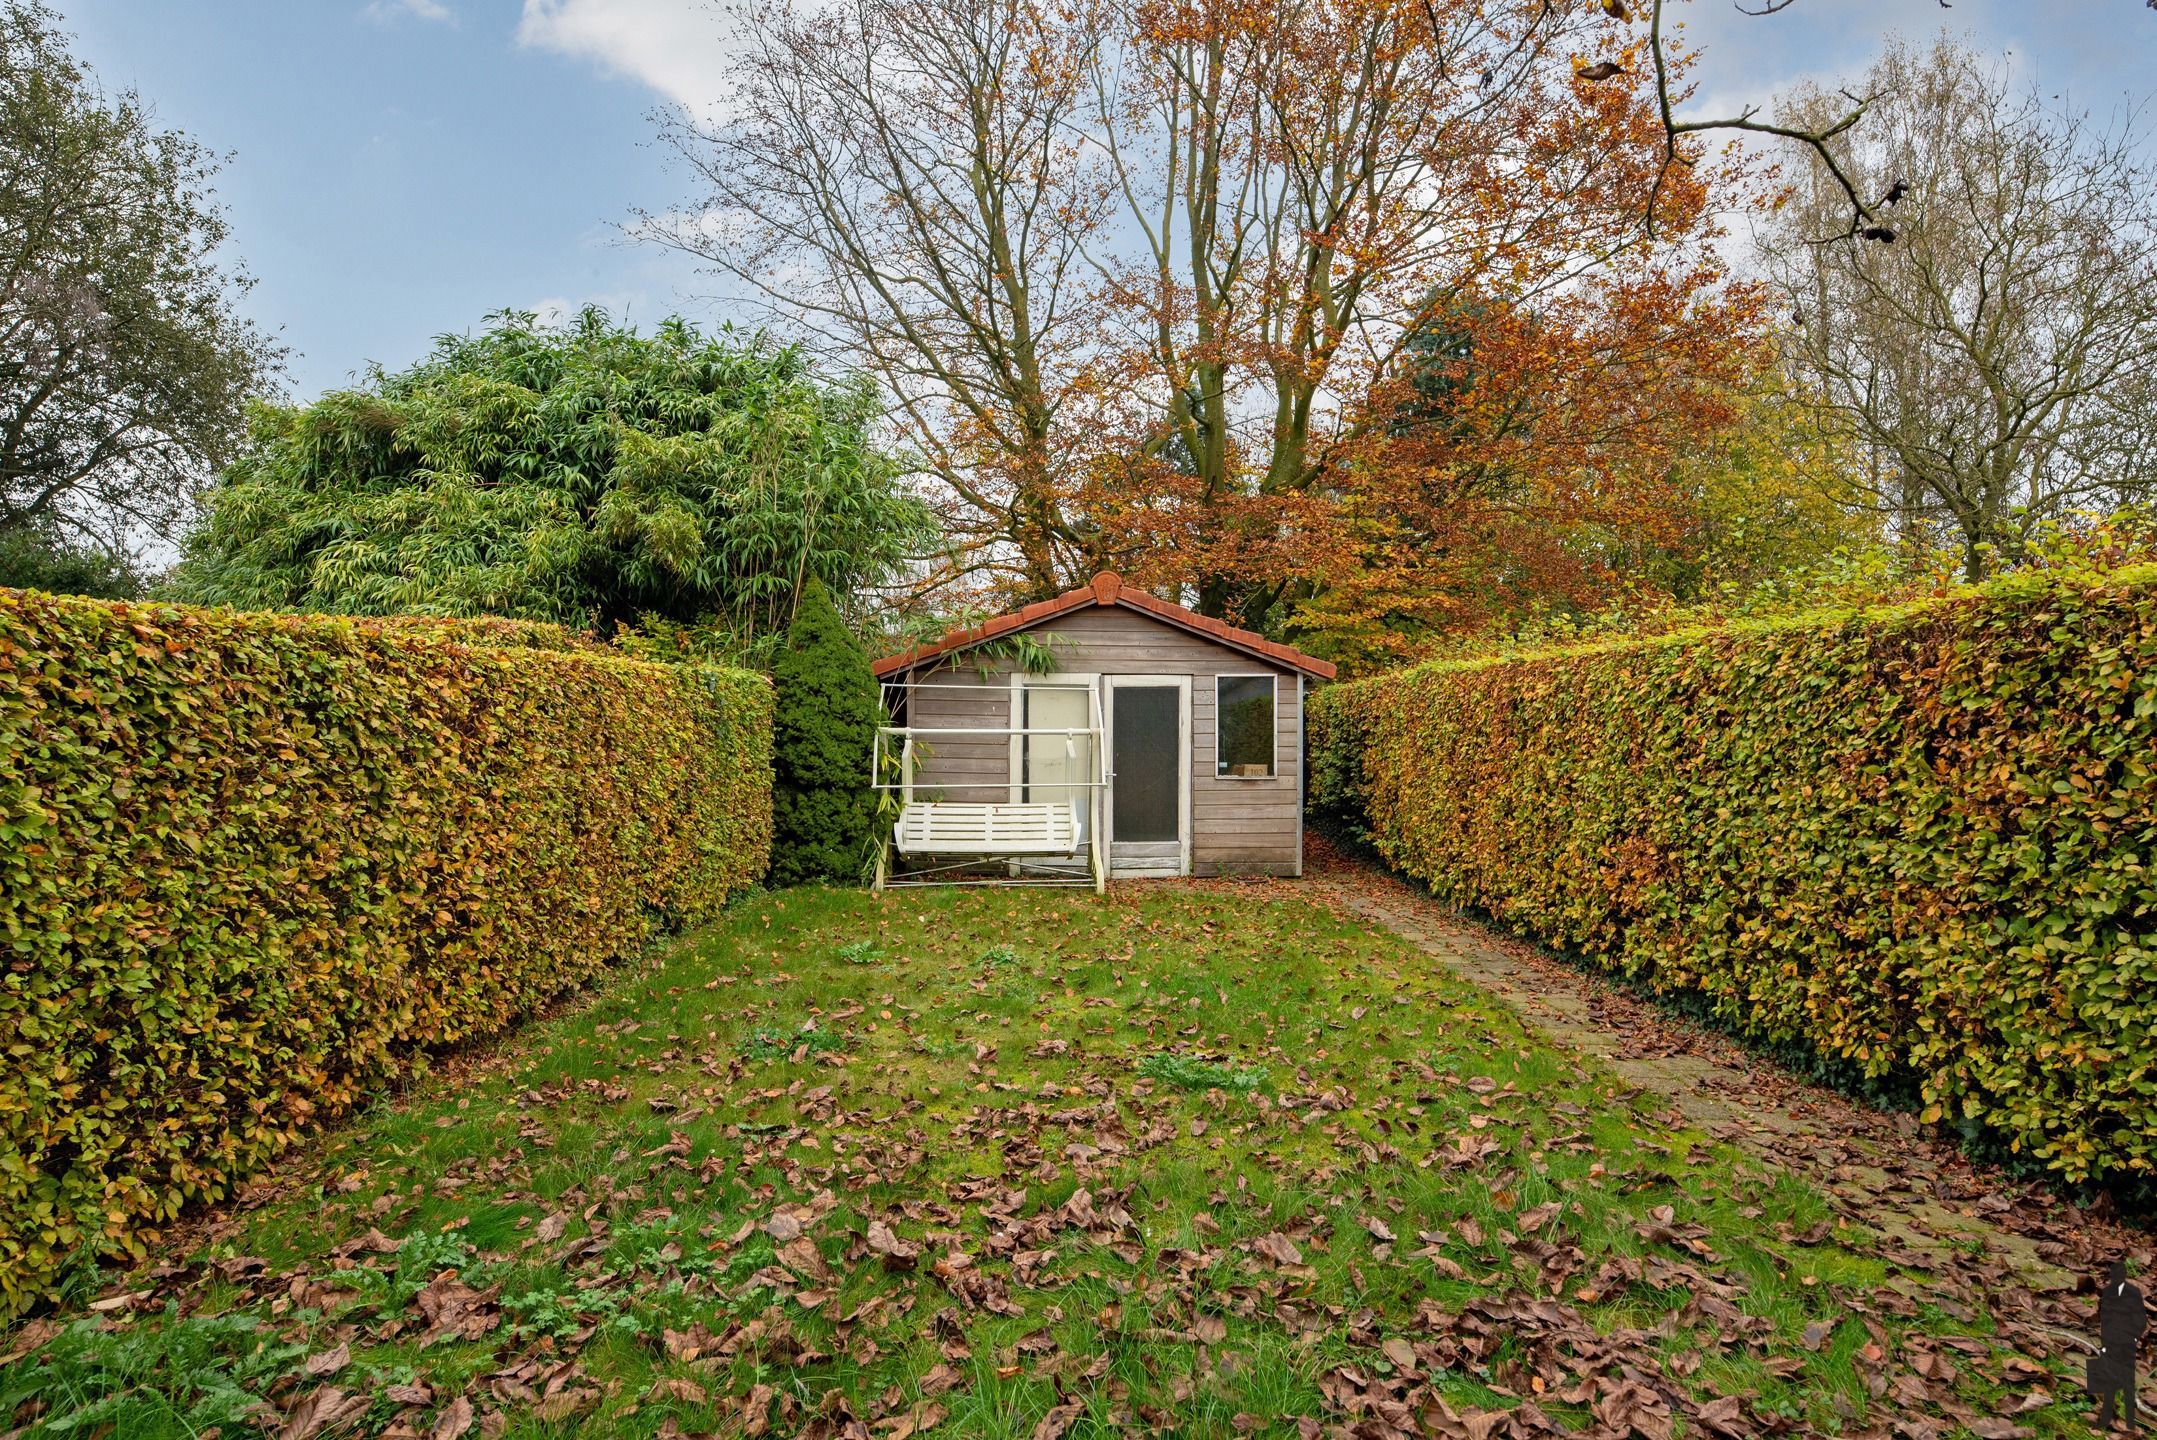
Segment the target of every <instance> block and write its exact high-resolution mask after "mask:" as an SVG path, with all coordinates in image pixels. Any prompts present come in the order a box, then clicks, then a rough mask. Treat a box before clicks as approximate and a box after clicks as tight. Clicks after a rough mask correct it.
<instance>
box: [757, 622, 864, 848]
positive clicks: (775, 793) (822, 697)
mask: <svg viewBox="0 0 2157 1440" xmlns="http://www.w3.org/2000/svg"><path fill="white" fill-rule="evenodd" d="M772 688H773V692H774V693H773V705H774V711H773V719H772V769H773V777H774V778H773V783H772V799H771V807H772V854H771V878H772V882H773V883H774V884H778V885H801V884H807V883H810V882H814V881H826V882H834V883H839V884H845V883H849V882H852V881H856V880H859V879H860V878H861V875H862V872H863V870H864V868H865V867H866V865H867V863H868V858H869V853H870V849H869V847H870V843H871V835H872V832H873V830H874V828H875V823H876V795H875V792H874V791H873V790H871V789H870V788H869V751H870V746H871V744H872V743H873V741H874V739H875V735H876V726H877V723H878V720H879V717H880V716H881V714H882V705H881V702H880V701H879V700H878V697H877V688H876V677H875V675H874V674H873V673H872V672H871V671H870V669H869V656H868V652H867V651H866V650H864V649H862V646H861V642H860V641H859V640H858V639H856V638H855V637H854V633H853V632H852V631H851V630H849V629H847V626H846V621H845V619H844V618H843V617H842V616H841V615H840V614H839V610H838V607H837V606H836V605H834V604H833V603H832V600H831V592H829V591H828V590H826V589H825V588H824V586H823V584H822V582H821V581H814V580H812V581H811V582H810V583H809V585H808V586H807V587H806V588H805V589H804V590H803V592H802V600H801V609H800V610H799V611H798V612H797V613H796V614H795V616H794V623H793V625H792V627H791V628H790V629H789V630H788V631H787V638H786V648H785V650H783V651H782V652H781V653H780V655H779V658H778V661H777V663H776V664H774V665H773V667H772Z"/></svg>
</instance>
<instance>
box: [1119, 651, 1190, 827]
mask: <svg viewBox="0 0 2157 1440" xmlns="http://www.w3.org/2000/svg"><path fill="white" fill-rule="evenodd" d="M1115 696H1116V702H1115V712H1114V715H1113V717H1112V722H1111V723H1113V724H1114V726H1115V766H1116V783H1115V786H1114V788H1113V789H1112V790H1111V791H1110V794H1111V797H1112V800H1113V809H1112V815H1111V819H1110V824H1109V838H1110V839H1112V840H1122V841H1160V840H1177V839H1181V838H1182V835H1183V770H1182V765H1181V763H1180V761H1179V759H1178V756H1179V754H1180V752H1181V750H1182V745H1181V744H1180V743H1179V742H1180V741H1181V739H1182V736H1181V735H1180V734H1178V730H1179V728H1180V727H1179V725H1178V720H1179V718H1180V717H1179V715H1178V711H1179V710H1180V709H1181V708H1182V707H1181V704H1180V700H1179V693H1178V691H1177V690H1176V688H1175V687H1174V686H1169V685H1144V686H1124V685H1119V686H1117V687H1116V689H1115Z"/></svg>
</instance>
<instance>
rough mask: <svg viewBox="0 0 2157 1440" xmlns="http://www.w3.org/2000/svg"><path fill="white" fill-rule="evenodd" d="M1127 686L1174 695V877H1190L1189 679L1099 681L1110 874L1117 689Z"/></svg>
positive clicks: (1113, 848)
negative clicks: (1177, 793)
mask: <svg viewBox="0 0 2157 1440" xmlns="http://www.w3.org/2000/svg"><path fill="white" fill-rule="evenodd" d="M1118 686H1128V687H1130V688H1132V689H1134V690H1136V689H1142V688H1145V687H1147V686H1154V687H1158V688H1164V689H1165V688H1174V690H1175V691H1176V768H1177V774H1178V778H1179V780H1180V781H1181V784H1182V787H1183V790H1182V803H1181V804H1179V805H1178V806H1177V807H1176V811H1177V823H1178V834H1177V840H1178V842H1179V849H1180V851H1181V857H1180V859H1179V860H1178V863H1177V867H1176V873H1177V874H1178V875H1188V874H1190V873H1191V799H1192V794H1191V791H1192V786H1191V677H1190V676H1188V675H1104V676H1102V677H1101V727H1102V734H1103V749H1104V750H1105V751H1106V752H1107V753H1106V754H1105V755H1104V756H1103V757H1102V758H1103V759H1104V760H1105V761H1106V762H1107V765H1108V803H1107V804H1106V805H1105V806H1103V807H1102V809H1103V812H1104V813H1103V816H1102V820H1103V823H1104V825H1105V826H1106V827H1107V828H1108V829H1109V831H1110V833H1108V834H1105V835H1103V836H1102V837H1101V838H1102V840H1103V841H1104V842H1105V843H1106V844H1107V846H1108V855H1109V872H1110V874H1112V875H1113V874H1114V873H1115V859H1116V836H1115V834H1114V823H1115V822H1114V818H1113V817H1114V816H1115V814H1116V689H1117V687H1118Z"/></svg>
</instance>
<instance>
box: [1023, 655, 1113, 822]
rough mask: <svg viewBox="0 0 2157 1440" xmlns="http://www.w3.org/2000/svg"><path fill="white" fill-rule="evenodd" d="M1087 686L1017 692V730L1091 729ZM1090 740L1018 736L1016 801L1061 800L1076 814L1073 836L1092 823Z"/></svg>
mask: <svg viewBox="0 0 2157 1440" xmlns="http://www.w3.org/2000/svg"><path fill="white" fill-rule="evenodd" d="M1092 699H1093V687H1092V686H1091V685H1086V684H1076V685H1074V684H1071V683H1068V682H1065V683H1061V684H1059V683H1056V682H1054V681H1043V682H1033V683H1026V684H1023V685H1022V686H1021V687H1020V689H1019V704H1020V707H1021V709H1020V728H1021V729H1024V730H1054V729H1058V728H1065V729H1071V730H1077V731H1082V732H1083V731H1087V730H1090V729H1091V728H1092V726H1093V706H1092V703H1091V702H1092ZM1093 774H1094V765H1093V737H1092V736H1091V735H1089V734H1083V733H1082V734H1078V735H1022V736H1020V737H1019V799H1021V800H1028V801H1033V802H1035V803H1040V802H1042V801H1055V800H1061V801H1063V802H1064V803H1065V804H1067V805H1069V806H1070V807H1071V808H1072V809H1073V810H1075V811H1077V812H1078V823H1079V838H1080V839H1081V840H1083V839H1085V838H1086V836H1087V834H1088V833H1089V832H1090V831H1091V829H1092V825H1093V789H1092V787H1091V786H1090V785H1089V784H1088V783H1087V782H1088V781H1090V780H1091V779H1093Z"/></svg>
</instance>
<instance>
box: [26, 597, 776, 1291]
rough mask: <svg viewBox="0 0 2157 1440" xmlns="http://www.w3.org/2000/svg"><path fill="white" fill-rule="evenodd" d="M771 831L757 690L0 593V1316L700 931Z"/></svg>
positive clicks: (427, 631)
mask: <svg viewBox="0 0 2157 1440" xmlns="http://www.w3.org/2000/svg"><path fill="white" fill-rule="evenodd" d="M474 636H479V637H485V639H484V641H483V642H482V643H465V642H466V641H467V640H469V639H471V638H472V637H474ZM497 641H499V642H501V643H494V642H497ZM770 833H771V698H770V688H769V686H768V685H767V683H766V682H765V681H764V680H763V679H762V678H760V677H758V676H754V675H749V674H746V673H742V672H739V671H720V670H691V669H677V668H673V667H667V666H658V665H648V664H642V663H639V662H636V661H631V660H626V659H622V658H620V657H618V656H615V655H612V654H609V653H607V652H605V651H603V650H598V649H584V648H579V647H575V646H571V647H569V648H566V649H565V648H560V647H558V646H557V645H556V644H555V643H554V641H553V639H552V637H550V636H547V635H544V634H540V633H538V632H537V631H534V632H532V633H523V632H519V633H518V634H514V635H510V634H505V635H494V634H493V633H492V632H491V631H489V630H488V629H487V628H486V627H484V626H481V627H478V628H476V629H475V628H472V627H469V626H460V625H443V626H436V625H431V624H427V623H416V624H408V623H402V622H381V621H342V620H333V619H321V618H294V617H280V616H270V615H257V614H242V613H234V612H230V611H218V610H198V609H186V608H174V607H169V606H156V605H129V604H113V603H105V602H99V601H89V600H71V599H56V598H54V597H52V596H48V595H42V594H37V593H32V592H22V591H0V954H4V958H5V963H6V972H5V975H4V977H0V1037H4V1040H0V1043H4V1044H5V1046H6V1065H5V1068H4V1070H0V1318H4V1317H5V1316H6V1315H7V1314H8V1313H11V1312H19V1311H20V1310H21V1309H22V1308H24V1307H25V1306H26V1305H29V1304H32V1303H34V1302H35V1301H37V1300H38V1299H39V1298H40V1297H41V1296H43V1295H45V1294H48V1293H49V1292H50V1290H51V1287H52V1284H53V1282H54V1280H55V1277H56V1275H57V1274H58V1272H59V1270H60V1269H61V1268H62V1267H63V1266H64V1265H65V1264H66V1262H67V1260H68V1258H69V1257H70V1256H71V1255H74V1254H125V1255H136V1256H139V1255H142V1254H144V1253H145V1252H146V1249H147V1247H148V1246H149V1245H150V1244H151V1243H152V1242H153V1241H154V1240H155V1238H156V1236H157V1233H158V1231H159V1229H160V1227H161V1226H163V1225H164V1224H165V1223H166V1222H168V1221H170V1220H171V1219H172V1218H173V1217H174V1216H175V1215H177V1214H178V1213H179V1211H180V1210H181V1208H182V1207H183V1206H185V1205H188V1204H190V1203H193V1202H196V1201H201V1200H211V1199H215V1198H217V1197H219V1196H221V1195H224V1194H226V1193H228V1191H229V1190H230V1188H231V1186H232V1184H233V1182H234V1181H235V1179H236V1178H238V1177H240V1176H243V1175H245V1174H246V1173H247V1172H249V1171H250V1170H252V1169H254V1168H256V1167H257V1166H259V1165H260V1164H261V1163H262V1162H263V1161H265V1160H267V1159H268V1158H269V1157H271V1156H273V1155H274V1154H276V1153H277V1152H278V1151H279V1150H280V1149H282V1148H283V1147H284V1146H286V1145H287V1144H288V1143H289V1142H290V1141H291V1140H292V1138H293V1137H294V1136H295V1135H296V1134H298V1133H299V1132H300V1131H301V1130H303V1129H305V1128H306V1127H307V1126H309V1125H311V1124H313V1123H315V1122H318V1121H320V1120H322V1119H324V1118H326V1117H328V1116H331V1115H334V1114H337V1113H338V1112H340V1111H343V1110H346V1109H348V1108H350V1107H351V1106H352V1105H353V1104H354V1103H355V1102H357V1101H359V1100H361V1099H362V1098H364V1097H365V1096H366V1095H367V1094H368V1093H369V1092H370V1091H371V1090H373V1089H375V1088H377V1087H379V1086H380V1085H382V1083H383V1082H384V1081H386V1080H388V1079H390V1078H391V1077H393V1076H395V1075H397V1074H399V1073H400V1072H401V1071H404V1070H406V1069H408V1068H409V1067H410V1066H412V1065H413V1063H414V1062H415V1061H416V1060H417V1059H418V1058H420V1057H421V1056H422V1055H423V1054H424V1052H426V1051H427V1050H428V1049H430V1048H432V1047H437V1046H444V1045H450V1044H455V1043H458V1042H461V1041H467V1040H471V1039H475V1038H478V1037H482V1036H486V1035H490V1034H493V1033H497V1032H499V1031H501V1030H503V1029H504V1028H505V1027H507V1026H509V1025H512V1024H514V1023H515V1022H516V1020H517V1019H518V1018H519V1017H521V1016H524V1015H526V1014H529V1013H530V1012H531V1011H532V1010H533V1009H534V1008H535V1007H538V1006H542V1005H544V1004H546V1003H547V1002H548V1001H549V1000H551V999H553V998H555V997H557V996H559V995H561V994H562V993H563V992H564V991H566V990H568V989H570V988H571V987H573V986H576V985H578V984H579V983H581V982H583V981H584V980H586V979H588V978H589V977H590V976H592V975H593V974H594V973H595V972H596V971H598V970H599V969H601V968H602V967H603V966H605V965H607V964H608V963H610V962H612V961H615V960H618V959H620V958H622V957H624V956H626V955H629V954H631V953H633V952H634V951H636V950H637V948H638V947H640V946H641V945H643V944H644V943H645V942H646V941H647V940H648V939H650V938H651V937H652V936H653V935H655V934H657V933H659V932H661V931H664V930H668V929H671V928H674V927H676V926H682V925H689V924H694V923H696V922H698V921H699V920H702V919H704V918H705V917H707V916H709V915H711V914H712V913H713V912H714V910H716V909H717V907H718V906H719V905H720V904H721V903H722V902H723V901H724V900H725V899H726V898H727V896H728V895H729V894H730V893H732V892H734V891H735V890H737V889H739V888H741V887H743V886H746V885H749V884H751V883H753V882H755V881H756V880H757V879H758V878H759V877H760V876H761V875H762V874H763V872H764V868H765V864H766V861H767V858H768V854H769V848H770Z"/></svg>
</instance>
